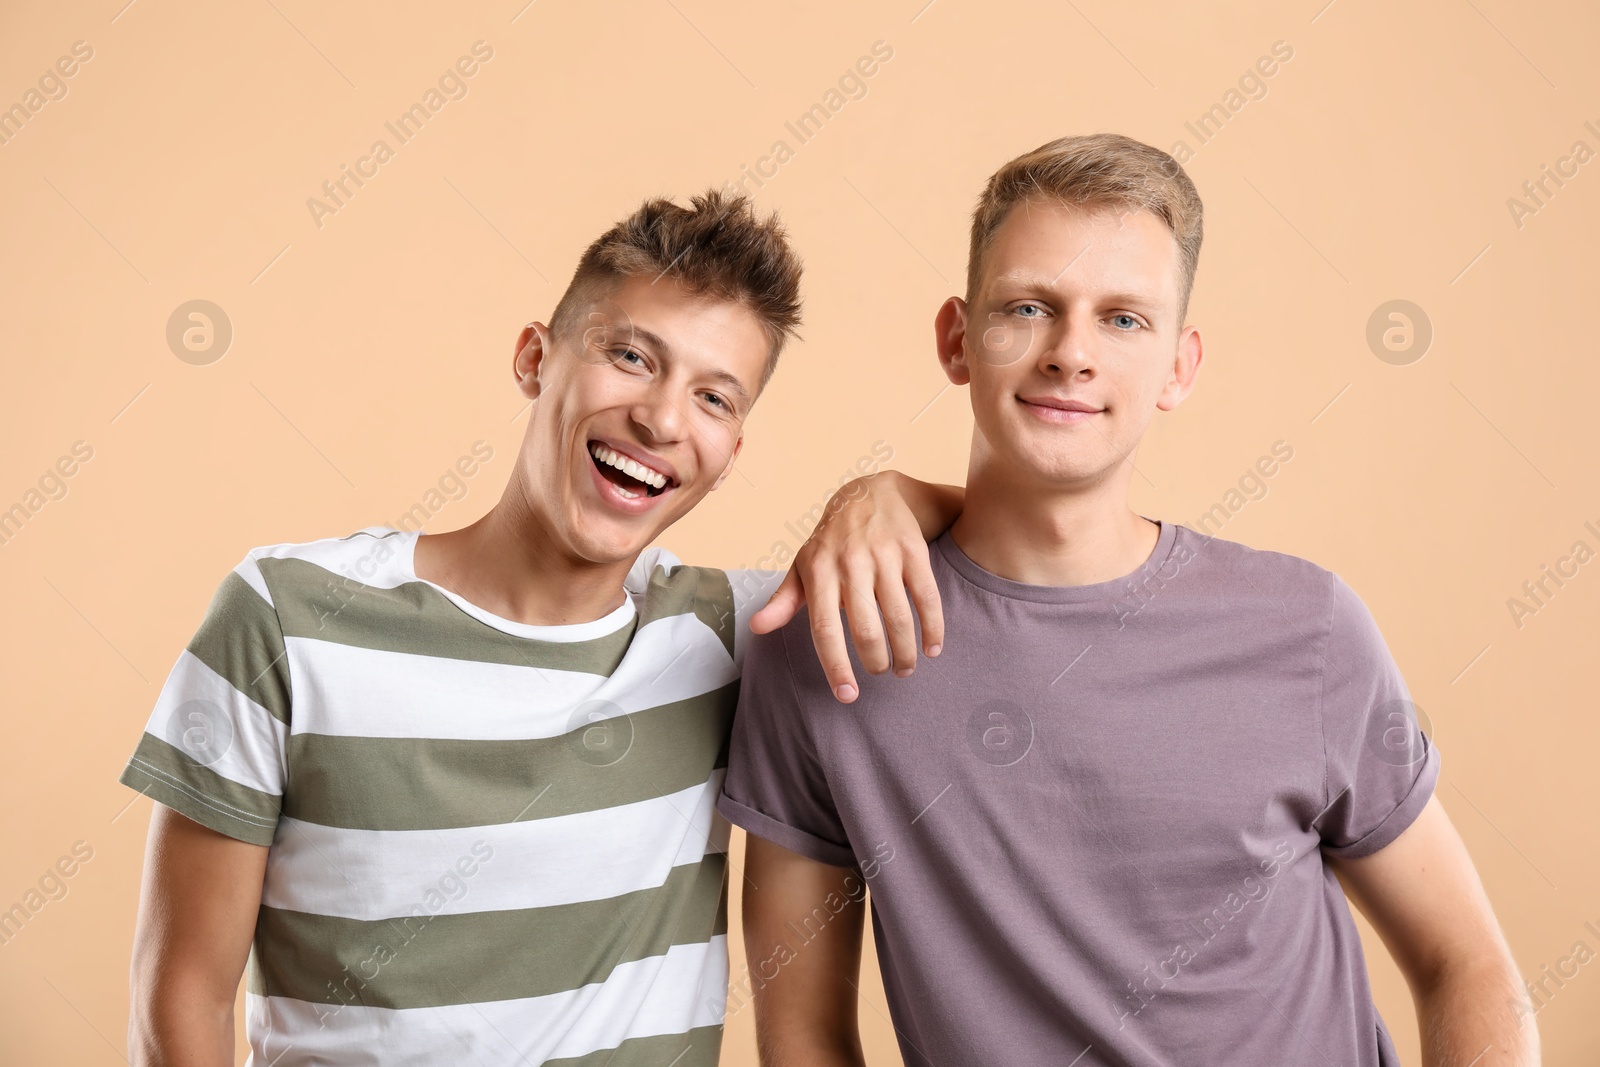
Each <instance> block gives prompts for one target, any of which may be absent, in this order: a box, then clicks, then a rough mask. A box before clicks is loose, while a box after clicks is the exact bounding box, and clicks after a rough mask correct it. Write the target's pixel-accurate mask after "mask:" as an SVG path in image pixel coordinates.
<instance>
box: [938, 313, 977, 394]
mask: <svg viewBox="0 0 1600 1067" xmlns="http://www.w3.org/2000/svg"><path fill="white" fill-rule="evenodd" d="M933 339H934V347H935V348H936V349H937V350H938V352H939V366H941V367H943V368H944V376H945V377H946V378H949V379H950V381H951V382H952V383H954V384H956V385H966V384H967V383H968V382H970V381H972V372H971V370H970V369H969V368H968V366H967V302H966V301H965V300H963V299H961V298H960V297H959V296H952V297H951V298H950V299H949V300H946V301H945V302H944V304H943V305H941V306H940V308H939V313H938V314H937V315H935V316H934V317H933Z"/></svg>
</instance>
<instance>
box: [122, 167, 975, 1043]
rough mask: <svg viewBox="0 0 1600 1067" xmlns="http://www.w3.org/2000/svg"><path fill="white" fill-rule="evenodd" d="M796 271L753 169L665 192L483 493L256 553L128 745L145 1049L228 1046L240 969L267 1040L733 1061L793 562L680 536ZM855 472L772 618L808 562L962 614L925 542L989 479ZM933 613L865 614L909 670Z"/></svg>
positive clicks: (569, 302) (519, 366)
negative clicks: (750, 769) (690, 542)
mask: <svg viewBox="0 0 1600 1067" xmlns="http://www.w3.org/2000/svg"><path fill="white" fill-rule="evenodd" d="M799 274H800V266H799V263H798V260H797V259H796V258H795V257H794V255H793V253H792V251H791V250H790V249H789V247H788V245H787V242H786V240H785V237H784V234H783V232H782V230H781V228H780V227H779V226H778V224H777V222H776V220H775V219H766V220H762V219H759V218H757V217H756V215H755V213H754V212H753V210H752V208H751V206H750V204H749V203H748V202H747V201H745V200H743V199H741V198H727V197H723V196H721V195H719V194H715V193H713V194H710V195H708V196H705V197H699V198H696V199H695V200H694V201H693V205H692V207H689V208H684V207H681V206H678V205H676V204H673V203H671V202H669V201H662V200H657V201H651V202H647V203H646V204H645V205H644V206H643V207H641V208H640V210H639V211H638V212H636V213H635V214H634V215H632V216H631V217H629V218H628V219H626V220H624V221H622V222H621V223H619V224H618V225H617V226H616V227H614V228H613V229H612V230H611V231H609V232H608V233H606V234H605V235H603V236H602V237H601V238H599V239H598V240H597V241H596V242H595V243H594V244H593V245H592V246H591V247H590V248H589V249H588V250H587V252H586V253H585V254H584V256H583V258H582V261H581V262H580V265H579V267H578V270H577V272H576V274H575V275H574V278H573V280H572V283H571V285H570V286H569V288H568V290H567V292H566V294H565V295H564V296H563V298H562V299H561V301H560V303H559V304H558V305H557V307H556V309H555V311H554V313H553V315H552V316H551V319H550V323H549V325H548V326H546V325H544V324H542V323H530V324H529V325H528V326H527V327H526V328H525V329H524V330H523V331H522V333H521V335H520V336H519V338H518V340H517V345H516V354H515V357H514V364H513V368H514V374H515V377H516V381H517V385H518V388H519V389H520V390H521V392H522V394H523V395H524V396H526V397H527V398H528V399H529V400H530V401H531V402H532V409H531V414H530V416H529V424H528V430H527V433H526V436H525V439H524V443H523V446H522V448H521V450H520V453H519V455H518V457H517V461H516V467H515V470H514V472H513V473H512V475H511V479H510V482H509V484H508V486H507V488H506V490H505V493H504V495H503V497H502V499H501V500H500V501H499V503H498V504H497V505H496V506H495V507H494V508H493V509H492V510H491V511H490V512H489V513H488V514H487V515H485V516H484V517H483V518H482V519H480V520H479V521H477V522H475V523H473V524H472V525H470V526H468V527H466V528H465V529H462V530H457V531H454V532H451V533H444V534H428V535H423V534H420V533H419V532H415V531H403V530H398V529H394V528H386V527H371V528H368V529H364V530H361V531H358V532H357V533H354V534H351V535H349V536H348V537H343V538H330V539H326V540H321V541H313V542H310V543H302V544H280V545H272V546H267V547H262V548H257V549H254V550H252V551H251V552H250V553H248V555H246V557H245V558H244V560H243V561H242V562H241V563H240V564H239V565H238V566H237V567H236V568H234V570H233V572H232V573H230V574H229V575H228V576H227V577H226V578H225V579H224V580H223V582H222V584H221V586H220V587H219V589H218V590H217V593H216V595H215V597H214V599H213V601H212V603H211V607H210V609H209V611H208V613H207V615H206V617H205V619H204V621H203V622H202V623H201V625H200V628H199V630H198V632H197V633H196V634H195V636H194V638H193V640H192V641H191V642H190V643H189V645H188V648H187V649H186V651H184V652H183V653H182V655H181V656H180V657H179V660H178V662H177V664H176V666H175V667H174V668H173V671H172V673H171V675H170V676H169V677H168V679H167V681H166V684H165V686H164V688H163V690H162V693H161V696H160V699H159V701H158V703H157V705H156V708H155V710H154V712H153V714H152V715H151V717H150V720H149V725H148V728H147V731H146V732H145V734H144V736H143V737H142V739H141V740H140V742H139V744H138V747H137V750H136V751H135V752H134V755H133V757H132V759H131V760H130V762H129V764H128V766H127V768H126V770H125V771H124V772H123V774H122V779H121V780H122V781H123V782H124V783H125V784H127V785H129V786H131V787H133V788H135V789H138V790H140V791H142V792H145V793H147V794H149V795H150V796H151V797H153V798H154V799H155V800H157V801H159V802H160V803H159V804H158V805H157V806H156V809H155V812H154V815H153V818H152V822H151V830H150V839H149V846H148V853H147V858H146V868H145V876H144V886H143V891H142V894H141V901H140V908H139V919H138V928H137V932H136V935H135V944H134V958H133V969H132V994H133V1014H132V1021H131V1025H130V1042H129V1044H130V1053H131V1055H132V1062H134V1063H135V1064H155V1063H159V1064H175V1063H182V1064H195V1065H202V1064H204V1065H210V1064H225V1063H231V1062H232V1056H233V1004H234V998H235V995H236V992H237V989H238V983H239V980H240V977H241V974H243V975H244V978H245V982H246V992H247V996H246V1004H247V1008H246V1020H247V1022H246V1032H247V1037H248V1041H249V1044H250V1047H251V1050H252V1055H251V1059H250V1063H251V1064H254V1065H256V1067H267V1065H272V1067H291V1065H295V1064H307V1065H309V1064H317V1065H322V1067H325V1065H339V1064H358V1063H359V1064H373V1063H383V1064H388V1065H392V1064H419V1065H422V1064H446V1063H463V1064H485V1065H491V1064H524V1065H532V1064H560V1065H571V1067H576V1065H580V1064H601V1063H605V1064H610V1065H613V1067H627V1065H633V1064H667V1063H671V1064H673V1065H674V1067H709V1065H712V1064H714V1063H716V1061H717V1058H718V1052H719V1047H720V1041H721V1017H722V1013H721V1010H720V1003H721V1001H722V998H723V995H724V992H725V990H726V983H727V952H726V945H725V931H726V925H727V914H726V885H727V870H726V860H725V851H726V846H727V841H728V825H727V823H726V822H725V821H724V820H723V819H722V818H721V817H720V816H718V815H717V814H716V813H715V810H714V807H713V802H714V800H715V798H716V796H717V793H718V790H719V788H720V786H721V783H722V778H723V774H724V768H725V767H726V762H727V745H728V736H729V731H730V728H731V724H732V718H733V712H734V708H735V705H736V700H737V695H738V685H739V672H740V663H741V660H742V656H743V650H744V646H745V643H746V630H747V628H748V627H749V625H750V620H751V617H752V614H753V613H754V609H755V608H756V607H757V606H759V605H760V604H761V603H762V602H763V601H764V600H765V599H766V597H767V595H768V594H771V593H772V592H773V591H774V589H775V588H777V587H778V578H779V577H780V576H779V575H777V574H774V573H770V572H750V571H746V572H724V571H721V570H716V569H711V568H700V567H689V566H684V565H681V564H679V563H678V561H677V560H676V559H674V558H673V557H672V556H671V555H670V554H668V553H667V552H665V551H663V550H661V549H654V548H652V549H648V550H647V546H649V545H650V544H651V543H652V542H653V541H654V540H655V539H656V537H657V536H658V535H659V534H661V532H662V531H663V530H665V529H666V528H667V527H668V526H670V525H671V524H672V523H673V522H674V521H676V520H677V519H678V518H680V517H682V516H683V515H684V514H685V513H687V512H688V511H689V509H690V508H692V507H693V506H694V505H695V504H696V503H697V502H698V501H699V500H700V499H701V498H702V497H704V496H705V494H706V493H707V492H709V491H710V490H712V489H714V488H716V487H717V486H718V485H720V484H721V482H722V481H723V479H725V478H726V477H727V475H728V473H729V471H730V470H731V469H732V464H733V461H734V458H735V457H736V456H737V455H738V453H739V450H740V447H741V445H742V442H743V434H742V427H743V424H744V420H745V418H746V416H747V415H748V414H749V411H750V407H751V404H752V403H753V402H754V400H755V398H756V397H757V395H758V394H759V393H760V392H761V390H762V388H763V387H764V386H765V385H766V383H767V380H768V378H769V377H770V375H771V373H772V369H773V365H774V362H775V361H776V358H777V355H778V352H779V350H780V349H781V347H782V345H783V343H784V341H785V340H786V339H787V338H788V337H789V336H790V335H792V333H793V331H794V329H795V327H796V326H797V324H798V322H799V309H800V307H799V295H798V282H799ZM848 489H849V494H848V495H849V497H850V498H851V499H852V501H853V503H852V504H851V506H850V507H848V508H844V509H841V510H837V511H836V512H835V509H834V508H832V507H831V506H830V509H829V510H830V512H835V513H834V514H833V517H832V518H831V519H830V520H829V521H827V522H825V523H824V525H823V527H822V529H821V531H820V532H819V533H818V535H816V536H815V537H814V538H813V540H812V542H811V543H809V544H808V546H807V547H806V548H805V549H804V550H803V553H802V559H803V564H804V565H803V566H799V567H797V572H798V573H797V572H791V576H790V578H789V579H788V582H787V584H786V586H785V587H784V588H783V590H782V591H781V595H780V596H779V597H778V598H776V599H775V600H774V602H773V604H772V606H771V608H770V609H769V610H768V612H767V615H768V616H769V618H767V619H766V620H765V624H766V625H767V626H768V628H770V626H771V625H776V624H777V623H779V622H782V621H783V620H784V619H785V618H786V617H787V616H788V615H792V614H793V611H794V610H795V607H796V606H797V605H798V603H799V601H800V599H801V592H800V589H799V584H798V583H799V581H800V579H802V578H804V579H805V581H806V590H805V596H806V597H808V598H809V599H810V601H811V603H812V605H813V607H814V608H816V609H817V610H816V611H815V612H814V614H815V615H817V616H821V617H828V616H830V615H831V616H832V618H833V619H835V620H837V618H838V615H839V611H838V608H839V604H840V597H841V593H840V590H841V587H843V589H844V591H845V592H846V593H847V594H850V593H853V592H855V591H863V592H865V593H866V596H867V600H866V601H865V603H866V604H871V603H872V601H871V596H872V595H873V594H872V593H871V592H867V591H872V590H874V589H876V590H877V594H876V595H877V596H878V597H879V599H880V600H881V602H882V604H881V606H882V609H883V612H884V615H885V616H886V617H887V618H889V619H890V620H891V623H893V621H894V620H897V619H899V620H904V619H907V618H909V605H908V604H907V602H906V590H907V588H908V587H909V588H910V590H911V598H912V599H913V600H915V601H916V602H917V606H918V608H919V610H920V611H921V612H922V613H923V615H924V617H927V616H928V614H929V612H930V611H931V612H934V613H936V612H937V608H936V606H935V605H932V604H929V603H927V602H926V601H924V600H923V599H922V596H923V595H924V594H926V592H927V591H928V590H930V589H931V587H932V574H931V571H930V569H929V566H928V560H927V555H926V551H925V548H924V545H923V541H924V539H925V538H926V537H931V536H933V535H935V534H937V533H938V532H939V531H940V530H941V529H942V528H943V527H944V526H945V525H946V524H947V523H948V522H949V520H950V519H952V518H953V517H954V514H955V511H956V508H957V506H958V503H959V494H958V493H955V492H952V491H950V490H947V489H944V488H942V487H936V486H924V485H922V484H921V483H917V482H913V481H911V480H910V479H905V478H901V477H899V476H895V475H892V474H886V475H885V476H881V477H877V478H874V479H870V480H868V481H866V482H864V483H852V484H851V486H850V487H848ZM836 499H837V498H836ZM863 546H872V551H871V552H868V551H867V550H866V548H865V547H863ZM874 560H878V561H880V562H878V563H874ZM851 615H852V619H857V618H858V617H860V616H862V615H864V612H862V611H861V610H860V605H859V604H856V603H854V602H852V604H851ZM911 633H912V631H911V629H910V628H909V627H906V626H903V625H902V626H900V627H899V628H898V629H895V628H894V627H891V632H890V633H889V634H887V635H885V634H884V633H882V632H881V631H878V632H876V633H874V634H867V633H865V632H864V631H858V632H857V635H856V636H857V640H858V643H860V653H861V655H862V657H863V659H864V660H865V661H867V662H868V663H870V664H872V668H873V669H875V670H882V669H883V668H884V667H885V666H886V665H887V663H888V661H889V659H890V657H891V653H892V658H893V660H894V661H895V662H896V663H897V664H900V665H901V667H902V669H905V668H907V667H908V666H909V664H910V662H912V661H914V659H915V653H916V650H915V648H914V647H911V646H908V645H907V644H906V642H907V640H908V639H909V637H910V635H911ZM923 636H924V639H925V641H926V642H927V646H925V647H928V648H929V651H931V652H932V651H937V650H936V649H933V648H931V646H932V645H933V644H935V643H936V642H937V640H938V638H937V633H936V631H934V632H930V631H928V630H927V629H926V628H925V630H924V635H923ZM817 639H818V648H819V649H826V650H827V653H826V655H827V656H828V658H829V659H830V660H831V666H830V671H831V672H835V673H836V672H837V671H838V670H839V666H838V665H839V663H840V662H844V657H843V648H842V643H840V644H838V645H834V644H832V643H831V642H834V641H835V640H836V639H837V634H831V633H828V632H826V628H824V632H819V634H818V638H817ZM848 669H849V668H848V664H847V662H846V664H845V667H844V670H845V671H846V672H848Z"/></svg>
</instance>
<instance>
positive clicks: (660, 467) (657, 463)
mask: <svg viewBox="0 0 1600 1067" xmlns="http://www.w3.org/2000/svg"><path fill="white" fill-rule="evenodd" d="M589 444H591V445H605V446H606V447H607V448H609V449H611V451H613V452H615V453H617V454H618V455H621V456H626V457H627V458H628V459H631V460H633V461H634V462H635V463H637V464H639V465H640V466H643V467H649V468H650V469H651V470H653V471H655V472H656V473H657V474H660V475H664V476H665V477H666V479H667V488H668V489H671V488H673V487H675V486H676V485H677V484H678V472H677V471H676V470H674V469H673V467H672V464H670V463H668V462H667V461H666V460H664V459H662V458H661V457H660V456H657V455H654V454H653V453H650V452H646V451H645V450H644V449H642V448H640V447H639V446H638V445H622V444H618V443H617V442H616V441H613V440H611V439H610V438H608V437H591V438H589ZM586 450H587V449H586Z"/></svg>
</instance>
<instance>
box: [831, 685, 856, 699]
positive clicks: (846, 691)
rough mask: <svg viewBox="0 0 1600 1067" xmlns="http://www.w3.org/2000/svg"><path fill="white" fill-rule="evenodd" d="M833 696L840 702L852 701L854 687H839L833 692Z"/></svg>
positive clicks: (854, 693)
mask: <svg viewBox="0 0 1600 1067" xmlns="http://www.w3.org/2000/svg"><path fill="white" fill-rule="evenodd" d="M833 695H834V696H836V697H838V698H839V699H840V700H853V699H855V695H856V687H855V686H853V685H841V686H839V687H838V688H837V689H835V690H834V691H833Z"/></svg>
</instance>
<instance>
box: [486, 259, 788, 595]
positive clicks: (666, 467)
mask: <svg viewBox="0 0 1600 1067" xmlns="http://www.w3.org/2000/svg"><path fill="white" fill-rule="evenodd" d="M568 332H569V333H570V334H571V336H561V337H552V335H551V334H550V332H549V330H548V329H547V328H546V327H545V326H544V325H542V324H540V323H534V324H531V325H530V326H529V327H527V328H526V329H524V330H523V332H522V336H521V337H520V338H519V343H518V353H517V357H516V373H517V375H518V382H519V384H520V386H521V388H522V391H523V394H524V395H525V396H527V397H529V398H530V399H532V400H533V402H534V403H533V407H532V413H531V415H530V423H529V428H528V440H527V443H526V446H525V447H524V449H523V452H522V456H521V459H520V460H519V462H520V464H521V467H522V470H521V471H520V474H521V476H522V478H523V479H524V480H525V482H526V484H527V486H528V490H529V491H528V494H527V497H528V500H529V501H530V505H531V506H532V507H533V508H534V509H536V510H538V511H539V512H540V513H541V514H540V516H539V518H540V519H541V520H542V525H544V527H545V528H546V529H547V530H549V531H550V532H551V534H552V536H554V537H555V538H556V539H557V541H558V542H559V543H560V544H561V545H562V547H564V548H565V550H566V551H567V552H569V553H571V554H572V555H573V556H574V558H576V559H579V560H584V561H588V562H592V563H600V564H604V563H617V562H622V561H626V560H631V559H632V558H633V557H634V556H636V555H637V554H638V553H639V552H640V551H642V550H643V549H644V548H646V547H647V546H648V545H649V544H650V543H651V542H652V541H654V540H655V538H656V537H657V536H658V535H659V534H660V533H661V531H663V530H665V529H666V528H667V527H668V526H671V525H672V524H673V523H674V522H676V521H677V520H678V519H679V518H681V517H682V516H683V515H684V514H686V513H687V512H688V511H689V509H690V508H692V507H694V506H695V504H697V503H699V502H700V499H701V498H702V497H704V496H705V495H706V494H707V493H708V492H710V491H711V490H713V489H715V488H717V486H719V485H721V484H722V481H723V479H724V478H726V477H727V476H728V472H729V471H730V470H732V468H733V461H734V457H736V456H737V455H738V454H739V449H740V446H741V445H742V444H743V426H744V420H745V417H746V416H747V415H748V414H749V412H750V406H751V404H752V403H753V402H754V400H755V397H756V394H757V393H758V392H759V391H760V385H761V378H762V372H763V370H764V369H765V367H766V364H767V359H768V357H769V354H770V353H771V350H772V345H771V342H770V341H769V340H768V337H767V334H766V332H765V331H764V330H763V329H762V326H761V322H760V320H759V319H758V318H757V317H756V315H755V314H754V313H753V312H752V311H750V310H749V309H748V308H746V307H744V306H743V305H741V304H737V303H733V302H730V301H726V300H719V299H714V298H711V297H707V296H703V295H695V294H692V293H690V292H688V291H687V290H686V289H685V288H684V287H683V286H682V285H681V284H680V283H678V282H677V281H675V280H674V279H671V278H663V279H660V280H655V281H652V279H651V278H648V277H634V278H628V279H626V280H625V281H623V282H622V283H621V284H619V285H617V286H616V287H615V288H613V289H612V290H611V291H610V292H609V293H608V294H606V295H604V296H603V297H601V298H600V299H598V300H597V301H596V302H595V303H594V304H593V306H592V307H591V308H590V309H589V310H588V312H587V313H586V315H585V316H584V318H583V319H582V321H581V322H580V323H579V325H578V326H576V327H575V328H574V329H572V330H571V331H568Z"/></svg>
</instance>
